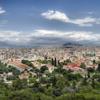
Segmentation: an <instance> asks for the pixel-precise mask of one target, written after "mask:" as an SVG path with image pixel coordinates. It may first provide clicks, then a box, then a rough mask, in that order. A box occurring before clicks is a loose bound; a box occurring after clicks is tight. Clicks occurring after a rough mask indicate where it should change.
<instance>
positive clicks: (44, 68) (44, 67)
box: [40, 66, 48, 73]
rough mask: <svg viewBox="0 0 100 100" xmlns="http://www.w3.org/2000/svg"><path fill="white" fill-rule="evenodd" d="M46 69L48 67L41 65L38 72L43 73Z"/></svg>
mask: <svg viewBox="0 0 100 100" xmlns="http://www.w3.org/2000/svg"><path fill="white" fill-rule="evenodd" d="M46 70H48V67H47V66H42V67H41V68H40V72H41V73H44V72H45V71H46Z"/></svg>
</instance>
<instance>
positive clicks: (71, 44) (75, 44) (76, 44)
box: [62, 42, 83, 47]
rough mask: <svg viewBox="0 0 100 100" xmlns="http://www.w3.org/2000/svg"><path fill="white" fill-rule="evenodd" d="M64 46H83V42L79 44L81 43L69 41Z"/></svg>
mask: <svg viewBox="0 0 100 100" xmlns="http://www.w3.org/2000/svg"><path fill="white" fill-rule="evenodd" d="M62 46H63V47H73V46H83V45H82V44H79V43H71V42H68V43H64V44H63V45H62Z"/></svg>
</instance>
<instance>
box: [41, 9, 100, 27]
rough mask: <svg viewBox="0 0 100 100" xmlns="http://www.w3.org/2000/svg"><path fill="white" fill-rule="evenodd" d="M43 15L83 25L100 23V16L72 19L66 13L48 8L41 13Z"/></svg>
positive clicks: (47, 17) (49, 18)
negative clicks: (99, 17)
mask: <svg viewBox="0 0 100 100" xmlns="http://www.w3.org/2000/svg"><path fill="white" fill-rule="evenodd" d="M41 16H43V17H44V18H46V19H48V20H57V21H61V22H65V23H71V24H76V25H78V26H81V27H87V26H92V25H93V24H100V19H98V18H93V17H85V18H81V19H80V18H78V19H72V18H69V17H68V16H67V15H66V14H65V13H63V12H60V11H56V10H55V11H54V10H48V11H47V12H43V13H41Z"/></svg>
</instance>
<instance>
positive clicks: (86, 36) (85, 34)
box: [36, 29, 100, 41]
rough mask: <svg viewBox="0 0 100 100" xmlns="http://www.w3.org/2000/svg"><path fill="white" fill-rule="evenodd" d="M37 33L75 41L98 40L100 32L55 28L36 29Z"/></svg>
mask: <svg viewBox="0 0 100 100" xmlns="http://www.w3.org/2000/svg"><path fill="white" fill-rule="evenodd" d="M36 33H37V35H39V36H42V37H59V38H63V39H66V40H67V39H68V40H74V41H85V40H87V41H91V40H92V41H98V40H99V39H100V35H99V34H94V33H93V32H89V31H55V30H43V29H42V30H41V29H40V30H36Z"/></svg>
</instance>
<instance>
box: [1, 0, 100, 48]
mask: <svg viewBox="0 0 100 100" xmlns="http://www.w3.org/2000/svg"><path fill="white" fill-rule="evenodd" d="M66 42H79V43H84V44H97V45H100V0H0V47H34V46H40V45H57V44H62V43H66Z"/></svg>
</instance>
